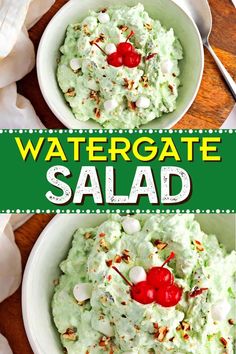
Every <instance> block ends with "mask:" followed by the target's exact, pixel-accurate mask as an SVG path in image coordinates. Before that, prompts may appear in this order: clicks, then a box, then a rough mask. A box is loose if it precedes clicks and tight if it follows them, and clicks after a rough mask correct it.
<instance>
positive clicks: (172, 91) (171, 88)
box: [168, 84, 174, 93]
mask: <svg viewBox="0 0 236 354" xmlns="http://www.w3.org/2000/svg"><path fill="white" fill-rule="evenodd" d="M168 87H169V89H170V91H171V93H174V86H173V85H171V84H170V85H168Z"/></svg>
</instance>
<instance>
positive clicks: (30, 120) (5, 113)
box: [0, 0, 55, 129]
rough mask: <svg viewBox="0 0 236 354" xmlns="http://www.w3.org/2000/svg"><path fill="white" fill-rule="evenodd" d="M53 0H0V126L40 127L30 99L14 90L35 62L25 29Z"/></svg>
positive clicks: (32, 47)
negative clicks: (18, 81)
mask: <svg viewBox="0 0 236 354" xmlns="http://www.w3.org/2000/svg"><path fill="white" fill-rule="evenodd" d="M54 1H55V0H22V1H19V0H1V1H0V43H1V44H0V128H2V129H3V128H6V129H7V128H25V129H27V128H28V129H31V128H39V129H40V128H43V127H44V126H43V124H42V123H41V122H40V120H39V118H38V117H37V115H36V113H35V111H34V109H33V107H32V106H31V104H30V102H29V101H28V100H26V99H25V98H24V97H22V96H20V95H18V94H17V92H16V83H15V82H16V81H17V80H20V79H21V78H23V77H24V76H25V75H26V74H28V73H29V72H30V71H31V70H32V69H33V67H34V65H35V53H34V46H33V43H32V42H31V40H30V39H29V36H28V32H27V30H28V29H29V28H30V27H32V25H34V24H35V23H36V22H37V21H38V20H39V18H40V17H41V16H42V15H43V14H44V13H45V12H47V11H48V9H49V8H50V7H51V6H52V4H53V3H54Z"/></svg>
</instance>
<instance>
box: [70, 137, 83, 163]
mask: <svg viewBox="0 0 236 354" xmlns="http://www.w3.org/2000/svg"><path fill="white" fill-rule="evenodd" d="M67 141H68V143H73V144H74V161H79V160H80V143H84V142H85V141H86V139H85V138H76V137H70V138H68V139H67Z"/></svg>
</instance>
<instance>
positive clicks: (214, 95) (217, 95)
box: [18, 0, 236, 129]
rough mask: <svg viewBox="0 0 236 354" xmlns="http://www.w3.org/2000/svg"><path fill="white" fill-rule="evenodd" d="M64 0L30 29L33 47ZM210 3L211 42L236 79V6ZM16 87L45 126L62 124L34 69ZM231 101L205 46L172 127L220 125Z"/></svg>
mask: <svg viewBox="0 0 236 354" xmlns="http://www.w3.org/2000/svg"><path fill="white" fill-rule="evenodd" d="M196 1H197V0H196ZM66 2H67V1H66V0H57V1H56V3H55V5H54V6H53V7H52V8H51V9H50V10H49V11H48V13H47V14H46V15H45V16H44V17H43V18H42V19H41V20H40V21H39V22H38V23H37V24H36V25H35V26H34V27H33V28H32V29H31V30H30V38H31V39H32V41H33V43H34V46H35V49H36V50H37V47H38V44H39V41H40V38H41V36H42V33H43V31H44V29H45V27H46V25H47V23H48V22H49V21H50V19H51V18H52V17H53V15H54V14H55V13H56V12H57V11H58V10H59V8H60V7H61V6H63V5H64V4H65V3H66ZM209 3H210V5H211V9H212V13H213V19H214V25H213V32H212V35H211V44H212V46H213V47H214V49H215V51H216V54H217V55H218V56H219V58H220V59H221V60H222V62H223V63H224V65H225V67H226V68H227V70H228V71H229V72H230V74H231V75H232V76H233V77H234V79H236V9H235V7H234V6H233V4H232V2H231V0H209ZM193 70H194V68H193ZM18 89H19V92H20V93H21V94H23V95H24V96H26V97H27V98H28V99H29V100H30V101H31V102H32V104H33V106H34V108H35V110H36V112H37V114H38V116H39V117H40V119H41V120H42V122H43V123H44V125H45V126H46V127H47V128H62V127H63V125H62V123H61V122H60V121H59V120H58V119H57V118H56V117H55V116H54V114H53V113H52V112H51V111H50V109H49V108H48V106H47V104H46V102H45V101H44V99H43V97H42V94H41V92H40V89H39V86H38V81H37V76H36V71H35V69H34V70H33V71H32V72H31V73H30V74H29V75H27V76H26V77H25V78H24V79H23V80H21V81H19V83H18ZM233 105H234V99H233V97H232V96H231V94H230V92H229V89H228V87H227V86H226V84H225V82H224V80H223V78H222V77H221V74H220V72H219V70H218V68H217V67H216V64H215V62H214V60H213V59H212V57H211V55H210V54H209V53H208V51H206V50H205V70H204V76H203V80H202V84H201V88H200V90H199V93H198V96H197V98H196V100H195V102H194V104H193V105H192V107H191V108H190V110H189V111H188V113H187V114H186V115H185V116H184V117H183V118H182V119H181V120H180V121H179V123H178V124H177V125H176V126H175V128H177V129H190V128H191V129H202V128H205V129H214V128H219V127H220V126H221V125H222V124H223V123H224V121H225V119H226V118H227V117H228V115H229V113H230V112H231V110H232V108H233Z"/></svg>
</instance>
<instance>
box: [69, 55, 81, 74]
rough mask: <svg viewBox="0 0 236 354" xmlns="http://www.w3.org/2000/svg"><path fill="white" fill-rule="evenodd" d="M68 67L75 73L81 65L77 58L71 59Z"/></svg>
mask: <svg viewBox="0 0 236 354" xmlns="http://www.w3.org/2000/svg"><path fill="white" fill-rule="evenodd" d="M70 67H71V69H72V70H73V71H77V70H79V69H80V68H81V64H80V61H79V59H78V58H73V59H71V61H70Z"/></svg>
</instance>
